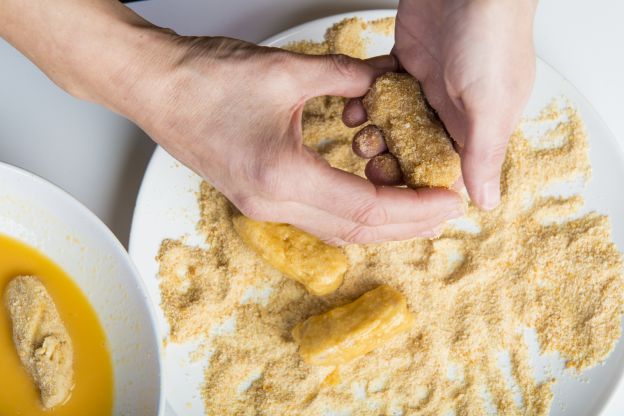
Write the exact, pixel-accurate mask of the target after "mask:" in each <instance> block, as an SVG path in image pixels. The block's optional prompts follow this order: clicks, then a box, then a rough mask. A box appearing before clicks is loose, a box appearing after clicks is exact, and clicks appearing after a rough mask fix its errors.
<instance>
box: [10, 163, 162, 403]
mask: <svg viewBox="0 0 624 416" xmlns="http://www.w3.org/2000/svg"><path fill="white" fill-rule="evenodd" d="M0 233H2V234H5V235H8V236H11V237H14V238H16V239H18V240H21V241H23V242H25V243H27V244H29V245H31V246H33V247H35V248H37V249H39V250H40V251H41V252H43V253H45V255H47V256H48V257H49V258H51V259H52V260H53V261H54V262H55V263H56V264H58V265H59V266H61V267H62V268H63V269H64V270H65V271H66V272H67V274H69V275H70V276H71V277H72V279H73V280H74V282H75V283H76V284H77V285H78V286H79V287H80V289H82V291H83V293H84V294H85V295H86V296H87V298H88V299H89V301H90V303H91V305H92V306H93V308H94V309H95V311H96V312H97V315H98V317H99V319H100V322H101V324H102V326H103V327H104V331H105V332H106V336H107V338H108V344H109V348H110V352H111V359H112V362H113V372H114V383H115V386H114V405H113V414H115V415H156V414H160V413H161V412H162V409H163V397H162V394H161V391H162V368H161V359H160V358H161V339H162V338H161V336H160V333H159V330H158V326H157V324H156V320H155V313H154V307H153V306H152V304H151V302H150V300H149V299H148V298H147V296H146V295H145V293H146V291H145V287H144V285H143V282H142V280H141V279H140V278H139V275H138V272H137V271H136V269H135V267H134V265H133V264H132V262H131V261H130V258H129V256H128V254H127V253H126V250H125V249H124V248H123V246H122V245H121V244H120V243H119V241H118V240H117V239H116V238H115V236H114V235H113V233H112V232H111V231H110V230H109V229H108V228H106V226H105V225H104V224H103V223H102V222H101V221H100V220H99V219H98V218H97V217H96V216H95V215H94V214H92V213H91V212H90V211H89V210H88V209H87V208H85V207H84V206H83V205H82V204H80V203H79V202H78V201H76V200H75V199H74V198H73V197H71V196H70V195H69V194H67V193H66V192H64V191H62V190H61V189H59V188H58V187H56V186H54V185H52V184H51V183H49V182H47V181H45V180H43V179H41V178H39V177H37V176H35V175H33V174H31V173H28V172H26V171H23V170H21V169H18V168H16V167H13V166H10V165H7V164H4V163H0Z"/></svg>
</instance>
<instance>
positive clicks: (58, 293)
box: [0, 235, 113, 416]
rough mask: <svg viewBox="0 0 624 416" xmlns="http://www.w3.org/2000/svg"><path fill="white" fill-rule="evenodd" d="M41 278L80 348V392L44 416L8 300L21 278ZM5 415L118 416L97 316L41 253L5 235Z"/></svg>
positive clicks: (0, 255) (0, 305)
mask: <svg viewBox="0 0 624 416" xmlns="http://www.w3.org/2000/svg"><path fill="white" fill-rule="evenodd" d="M19 275H33V276H37V277H38V278H39V279H40V280H41V282H42V283H43V285H44V286H45V287H46V289H47V291H48V293H49V294H50V296H51V297H52V299H53V301H54V303H55V304H56V307H57V309H58V312H59V314H60V316H61V319H62V320H63V323H64V324H65V327H66V328H67V331H68V332H69V336H70V337H71V339H72V342H73V347H74V381H75V384H74V388H73V390H72V394H71V396H70V397H69V399H68V400H67V401H66V402H65V403H64V404H63V405H60V406H56V407H54V408H52V409H50V410H44V409H43V407H42V405H41V402H40V400H39V392H38V391H37V388H36V386H35V384H34V383H33V381H32V380H31V379H30V377H29V376H28V373H27V372H26V370H25V369H24V368H23V367H22V364H21V362H20V360H19V358H18V355H17V352H16V351H15V346H14V344H13V338H12V334H11V320H10V318H9V314H8V311H7V309H6V307H5V305H4V299H3V295H4V292H5V288H6V286H7V284H8V282H9V281H10V280H11V279H13V278H14V277H15V276H19ZM0 295H2V302H0V415H3V416H12V415H24V416H36V415H45V416H62V415H67V416H69V415H72V416H76V415H89V416H99V415H107V416H110V415H111V414H112V407H113V368H112V363H111V358H110V353H109V350H108V342H107V340H106V335H105V334H104V330H103V329H102V326H101V325H100V321H99V319H98V317H97V315H96V313H95V310H94V309H93V307H91V305H90V304H89V301H88V300H87V298H86V296H85V295H84V294H83V293H82V291H81V290H80V288H78V286H77V285H76V284H75V283H74V282H73V281H72V280H71V278H70V277H69V276H68V275H67V274H66V273H65V272H64V271H63V270H62V269H61V268H60V267H59V266H57V265H56V264H55V263H54V262H52V261H51V260H50V259H49V258H47V257H46V256H45V255H43V254H42V253H40V252H39V251H38V250H36V249H34V248H32V247H30V246H28V245H26V244H24V243H21V242H19V241H17V240H15V239H13V238H10V237H7V236H3V235H0Z"/></svg>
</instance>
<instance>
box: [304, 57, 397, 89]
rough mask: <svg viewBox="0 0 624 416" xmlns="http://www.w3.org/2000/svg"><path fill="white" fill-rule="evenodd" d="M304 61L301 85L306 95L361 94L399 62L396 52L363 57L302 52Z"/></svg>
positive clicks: (393, 68) (394, 68) (393, 69)
mask: <svg viewBox="0 0 624 416" xmlns="http://www.w3.org/2000/svg"><path fill="white" fill-rule="evenodd" d="M300 65H301V66H300V68H298V72H299V74H300V77H299V80H300V82H301V85H300V88H301V91H303V92H304V95H306V96H308V97H318V96H321V95H336V96H341V97H361V96H363V95H364V94H366V92H367V91H368V89H369V88H370V86H371V85H372V83H373V82H374V81H375V79H377V77H378V76H380V75H382V74H385V73H386V72H390V71H396V69H397V66H398V63H397V60H396V58H395V57H394V56H392V55H381V56H377V57H374V58H371V59H367V60H362V59H357V58H351V57H349V56H347V55H340V54H334V55H318V56H313V55H302V56H301V57H300Z"/></svg>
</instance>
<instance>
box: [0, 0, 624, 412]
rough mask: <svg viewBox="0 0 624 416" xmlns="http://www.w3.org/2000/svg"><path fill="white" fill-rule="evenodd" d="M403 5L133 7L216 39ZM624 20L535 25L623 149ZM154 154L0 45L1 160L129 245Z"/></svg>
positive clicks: (586, 15)
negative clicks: (68, 199) (70, 198)
mask: <svg viewBox="0 0 624 416" xmlns="http://www.w3.org/2000/svg"><path fill="white" fill-rule="evenodd" d="M515 1H521V0H515ZM396 3H397V2H396V1H389V0H387V1H375V0H360V1H358V0H306V1H304V0H262V1H261V0H255V1H250V0H225V1H222V0H220V1H211V0H176V1H166V0H148V1H145V2H142V3H135V4H134V5H133V6H132V8H133V9H134V10H136V11H137V12H139V13H140V14H141V15H143V16H144V17H145V18H147V19H148V20H150V21H152V22H154V23H156V24H159V25H162V26H167V27H170V28H172V29H174V30H176V31H177V32H178V33H181V34H192V35H217V34H218V35H226V36H233V37H238V38H242V39H245V40H249V41H255V42H259V41H261V40H263V39H265V38H268V37H269V36H271V35H273V34H275V33H277V32H280V31H282V30H284V29H287V28H289V27H292V26H294V25H296V24H299V23H303V22H305V21H308V20H312V19H315V18H318V17H323V16H327V15H330V14H336V13H342V12H346V11H349V10H361V9H373V8H394V7H396ZM623 19H624V2H622V1H619V0H592V1H587V0H542V1H541V3H540V5H539V8H538V13H537V18H536V21H535V43H536V48H537V53H538V55H539V56H540V57H542V58H543V59H544V60H545V61H546V62H548V63H550V64H551V65H553V66H554V67H555V68H556V69H557V70H558V71H559V72H561V73H562V74H563V76H564V77H566V78H567V79H568V80H570V81H571V82H572V83H573V84H574V85H576V87H577V88H578V89H579V90H580V92H581V93H582V94H584V95H585V96H586V97H587V99H588V100H589V101H590V102H591V103H592V104H593V105H594V107H595V108H596V110H597V112H598V113H599V114H600V115H601V116H602V117H603V118H604V120H605V122H606V123H607V125H608V126H609V127H610V128H611V130H612V131H613V133H614V134H615V136H616V137H618V138H620V139H621V140H622V144H623V145H624V117H622V108H624V106H623V105H622V100H623V98H624V24H622V21H623ZM79 39H80V34H79V33H77V34H76V40H77V41H78V40H79ZM111 88H115V86H114V85H111ZM153 148H154V145H153V144H152V143H151V141H150V140H149V138H148V137H146V136H145V134H144V133H142V132H141V131H140V130H139V129H137V128H136V127H135V126H133V125H132V124H131V123H129V122H127V121H126V120H124V119H122V118H121V117H118V116H116V115H113V114H111V113H110V112H108V111H106V110H103V109H101V108H99V107H98V106H96V105H93V104H88V103H84V102H80V101H78V100H76V99H73V98H72V97H70V96H68V95H67V94H65V93H63V92H62V91H60V90H59V89H58V88H56V87H55V86H54V85H53V84H52V83H51V82H50V81H49V80H48V79H47V78H46V77H45V76H44V75H42V74H41V73H40V72H39V71H38V69H37V68H36V67H35V66H34V65H32V64H31V63H30V62H29V61H27V60H26V59H25V58H23V57H22V56H21V55H19V53H17V52H16V51H15V50H14V49H12V48H11V46H9V45H7V44H6V43H4V42H3V41H2V40H0V160H1V161H4V162H7V163H11V164H13V165H17V166H20V167H23V168H25V169H27V170H30V171H32V172H34V173H36V174H38V175H40V176H43V177H44V178H46V179H48V180H51V181H52V182H54V183H56V184H57V185H59V186H61V187H62V188H64V189H65V190H67V191H69V192H70V193H71V194H73V195H74V196H75V197H77V198H78V199H79V200H80V201H81V202H83V203H84V204H85V205H87V207H88V208H90V209H91V210H93V211H94V212H95V213H96V214H97V215H98V216H99V217H100V218H101V219H102V220H103V221H104V222H105V223H106V224H107V225H108V226H109V227H110V228H111V229H112V230H113V231H114V232H115V234H116V235H117V236H118V237H119V239H120V240H121V241H122V243H124V244H126V243H127V240H128V234H129V230H130V220H131V215H132V209H133V207H134V201H135V198H136V193H137V191H138V187H139V185H140V181H141V178H142V175H143V171H144V169H145V167H146V165H147V162H148V160H149V157H150V155H151V152H152V150H153ZM622 179H623V178H614V191H617V192H622V186H621V184H620V181H621V180H622ZM623 413H624V386H622V387H621V388H620V389H619V390H618V391H617V392H616V393H615V397H614V398H613V399H612V402H611V404H610V406H609V407H608V408H607V410H606V412H605V414H606V415H613V416H616V415H621V414H623Z"/></svg>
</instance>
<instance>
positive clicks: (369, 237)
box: [341, 225, 379, 244]
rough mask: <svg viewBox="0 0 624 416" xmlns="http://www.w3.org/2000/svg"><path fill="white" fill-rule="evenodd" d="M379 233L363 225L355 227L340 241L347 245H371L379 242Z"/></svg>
mask: <svg viewBox="0 0 624 416" xmlns="http://www.w3.org/2000/svg"><path fill="white" fill-rule="evenodd" d="M378 234H379V233H378V232H377V230H376V229H375V228H371V227H367V226H365V225H356V226H355V227H353V228H352V229H350V230H349V231H347V232H346V233H345V235H344V236H342V237H341V239H342V240H344V241H346V242H348V243H357V244H364V243H371V242H374V241H377V240H379V235H378Z"/></svg>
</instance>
